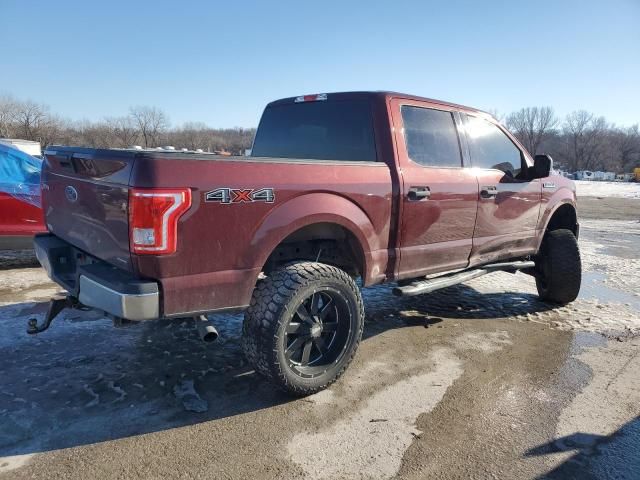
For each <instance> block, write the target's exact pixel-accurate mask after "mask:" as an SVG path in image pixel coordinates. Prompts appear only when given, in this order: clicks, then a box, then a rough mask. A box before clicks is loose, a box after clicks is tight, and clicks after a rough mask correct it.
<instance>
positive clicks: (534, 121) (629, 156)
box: [0, 96, 640, 173]
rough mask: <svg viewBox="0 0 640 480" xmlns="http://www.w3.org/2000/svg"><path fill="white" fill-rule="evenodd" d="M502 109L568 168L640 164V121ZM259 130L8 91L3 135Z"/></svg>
mask: <svg viewBox="0 0 640 480" xmlns="http://www.w3.org/2000/svg"><path fill="white" fill-rule="evenodd" d="M494 115H496V116H497V117H498V118H499V119H500V120H501V121H502V122H503V123H504V124H505V125H506V126H507V128H509V130H510V131H511V132H513V134H514V135H515V136H516V137H517V138H518V139H519V140H520V141H521V142H522V144H523V145H524V146H525V147H526V148H527V150H528V151H529V152H531V153H532V154H535V153H548V154H550V155H551V156H552V157H553V158H554V160H555V162H556V166H557V167H559V168H562V169H564V170H568V171H570V172H574V171H577V170H603V171H613V172H616V173H623V172H631V171H632V170H633V169H634V168H635V167H640V130H639V129H638V125H637V124H636V125H633V126H631V127H619V126H616V125H615V124H613V123H610V122H608V121H607V120H606V119H605V118H604V117H602V116H597V115H595V114H593V113H590V112H587V111H584V110H579V111H575V112H572V113H570V114H568V115H566V116H565V117H563V118H560V117H558V116H557V115H556V114H555V112H554V110H553V108H552V107H526V108H522V109H520V110H518V111H515V112H512V113H510V114H508V115H504V116H501V115H497V114H495V113H494ZM254 135H255V128H240V127H236V128H225V129H216V128H210V127H208V126H207V125H205V124H204V123H196V122H188V123H185V124H183V125H180V126H172V125H171V123H170V122H169V118H168V116H167V115H166V113H165V112H163V111H162V110H161V109H159V108H157V107H148V106H136V107H131V108H130V109H129V113H128V115H125V116H121V117H108V118H104V119H103V120H100V121H71V120H68V119H64V118H62V117H60V116H59V115H56V114H55V113H52V112H51V111H50V109H49V107H48V106H47V105H44V104H41V103H36V102H32V101H20V100H16V99H15V98H13V97H10V96H2V97H0V138H3V137H4V138H23V139H26V140H36V141H39V142H40V143H41V144H42V145H43V146H46V145H50V144H62V145H76V146H86V147H94V148H108V147H116V148H125V147H131V146H133V145H140V146H143V147H146V148H149V147H158V146H166V145H172V146H174V147H176V148H178V149H180V148H187V149H189V150H195V149H199V148H200V149H202V150H204V151H208V152H214V151H226V152H230V153H233V154H238V153H243V152H244V150H245V149H248V148H250V147H251V143H252V141H253V137H254Z"/></svg>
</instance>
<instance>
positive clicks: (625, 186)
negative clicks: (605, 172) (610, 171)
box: [575, 180, 640, 199]
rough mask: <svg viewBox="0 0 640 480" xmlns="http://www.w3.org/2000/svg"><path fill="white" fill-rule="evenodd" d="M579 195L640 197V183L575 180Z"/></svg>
mask: <svg viewBox="0 0 640 480" xmlns="http://www.w3.org/2000/svg"><path fill="white" fill-rule="evenodd" d="M575 184H576V194H577V195H578V196H579V197H617V198H637V199H640V183H631V182H592V181H585V180H575Z"/></svg>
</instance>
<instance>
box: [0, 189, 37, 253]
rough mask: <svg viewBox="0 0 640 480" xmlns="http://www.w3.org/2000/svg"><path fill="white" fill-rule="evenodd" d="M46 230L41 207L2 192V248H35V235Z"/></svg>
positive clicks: (0, 207) (0, 244)
mask: <svg viewBox="0 0 640 480" xmlns="http://www.w3.org/2000/svg"><path fill="white" fill-rule="evenodd" d="M46 231H47V227H45V225H44V216H43V213H42V210H41V209H40V208H38V207H36V206H35V205H32V204H30V203H27V202H24V201H22V200H19V199H17V198H15V197H13V196H11V195H9V194H7V193H2V192H0V250H5V249H10V250H13V249H27V248H33V236H34V235H35V234H37V233H43V232H46Z"/></svg>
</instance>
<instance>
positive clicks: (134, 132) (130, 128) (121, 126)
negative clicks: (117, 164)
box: [105, 117, 140, 148]
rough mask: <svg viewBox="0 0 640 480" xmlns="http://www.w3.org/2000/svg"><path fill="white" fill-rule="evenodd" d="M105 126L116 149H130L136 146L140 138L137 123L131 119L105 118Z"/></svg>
mask: <svg viewBox="0 0 640 480" xmlns="http://www.w3.org/2000/svg"><path fill="white" fill-rule="evenodd" d="M105 124H106V125H107V127H108V129H109V131H110V132H111V135H112V136H113V138H114V139H115V141H116V145H117V146H118V147H123V148H126V147H131V146H132V145H135V144H136V141H137V140H138V137H139V136H140V131H139V130H138V123H137V122H136V121H134V119H133V118H131V117H116V118H107V119H105Z"/></svg>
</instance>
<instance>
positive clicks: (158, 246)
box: [129, 188, 191, 255]
mask: <svg viewBox="0 0 640 480" xmlns="http://www.w3.org/2000/svg"><path fill="white" fill-rule="evenodd" d="M190 206H191V190H189V189H188V188H176V189H155V188H154V189H142V188H139V189H138V188H134V189H131V190H129V242H130V245H131V252H132V253H138V254H153V255H163V254H168V253H174V252H175V251H176V246H177V237H178V219H179V218H180V216H181V215H182V214H183V213H184V212H186V211H187V210H188V209H189V207H190Z"/></svg>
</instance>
